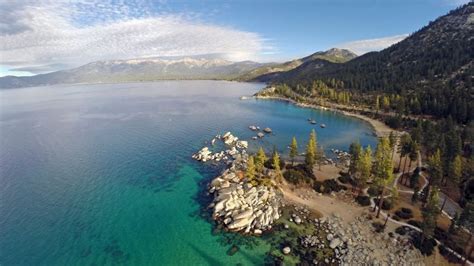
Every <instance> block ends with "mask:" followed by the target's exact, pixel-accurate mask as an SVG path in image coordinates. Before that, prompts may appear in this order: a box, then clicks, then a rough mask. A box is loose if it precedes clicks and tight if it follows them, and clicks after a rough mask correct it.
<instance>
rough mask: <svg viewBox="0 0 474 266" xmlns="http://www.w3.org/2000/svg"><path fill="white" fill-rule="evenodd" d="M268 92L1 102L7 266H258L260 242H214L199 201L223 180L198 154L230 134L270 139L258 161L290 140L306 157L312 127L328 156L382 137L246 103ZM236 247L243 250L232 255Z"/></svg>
mask: <svg viewBox="0 0 474 266" xmlns="http://www.w3.org/2000/svg"><path fill="white" fill-rule="evenodd" d="M262 87H263V85H262V84H255V83H254V84H252V83H235V82H222V81H169V82H168V81H167V82H156V83H137V84H115V85H76V86H53V87H39V88H26V89H14V90H3V91H0V96H1V97H0V108H1V109H0V136H1V138H0V141H1V142H0V182H1V186H0V189H1V191H0V197H1V198H0V264H1V265H116V264H126V265H143V264H148V265H150V264H154V265H209V264H211V265H215V264H224V263H225V264H228V265H235V264H238V263H241V264H261V263H263V259H264V255H265V252H267V251H268V245H267V244H265V243H263V242H262V241H259V240H258V239H254V238H243V239H242V238H240V237H238V236H235V235H234V237H236V238H235V239H233V240H230V241H229V238H228V237H227V236H228V235H227V236H224V235H223V234H213V227H214V226H213V224H212V223H211V222H210V221H209V220H207V219H206V216H205V213H206V212H205V211H204V209H203V208H202V206H203V204H204V203H203V202H204V201H205V200H206V198H205V197H204V195H203V193H199V192H200V191H202V188H203V187H204V186H205V185H206V182H207V181H208V180H209V179H210V178H212V177H213V176H215V175H216V174H218V171H219V170H218V169H216V168H215V167H212V166H210V165H202V164H200V163H197V162H194V161H192V160H191V158H190V157H191V155H192V153H193V152H195V151H196V150H198V149H199V148H201V147H202V146H203V145H205V142H206V141H209V140H210V139H211V138H212V136H214V135H215V134H217V133H223V132H224V131H228V130H229V131H232V132H233V133H234V134H235V135H237V136H239V137H240V138H241V139H248V140H250V138H251V137H252V136H253V135H255V133H254V132H252V131H250V130H249V129H248V126H249V125H259V126H261V127H262V128H263V127H267V126H268V127H271V128H272V129H273V131H274V134H273V135H271V136H267V137H265V138H264V139H263V140H259V141H252V140H250V145H251V150H255V149H256V147H257V146H259V145H263V146H264V147H265V148H266V149H267V151H270V150H271V149H273V146H274V145H275V146H276V148H277V149H278V150H279V151H280V152H281V153H287V145H288V143H289V142H290V140H291V137H292V136H296V137H297V138H298V140H300V147H303V145H304V143H303V142H304V141H305V140H306V139H307V137H308V134H309V132H310V130H311V129H312V128H315V129H316V131H317V133H318V140H319V143H320V144H321V145H322V146H323V147H324V148H325V149H326V150H329V149H330V148H337V149H346V150H347V148H348V146H349V144H350V143H351V142H352V141H353V140H356V139H359V140H360V142H361V143H362V144H365V145H367V144H371V145H374V143H375V137H373V134H372V129H371V127H370V126H369V125H368V124H367V123H365V122H363V121H361V120H358V119H355V118H351V117H346V116H342V115H340V114H338V113H334V112H329V111H317V110H311V109H303V108H298V107H295V106H294V105H291V104H287V103H284V102H278V101H266V100H255V99H250V100H240V99H239V97H240V96H241V95H251V94H253V93H254V92H256V91H257V90H258V89H260V88H262ZM310 117H311V118H314V119H315V120H317V122H318V123H325V124H326V126H327V127H326V128H325V129H321V128H320V127H319V126H318V125H316V126H314V125H310V124H309V123H308V122H307V121H306V120H307V118H310ZM302 151H303V150H302ZM327 153H329V152H327ZM230 236H232V234H231V235H230ZM231 243H237V244H239V246H240V251H239V252H237V253H236V254H235V255H233V256H229V255H227V254H226V252H227V251H228V250H229V247H230V244H231Z"/></svg>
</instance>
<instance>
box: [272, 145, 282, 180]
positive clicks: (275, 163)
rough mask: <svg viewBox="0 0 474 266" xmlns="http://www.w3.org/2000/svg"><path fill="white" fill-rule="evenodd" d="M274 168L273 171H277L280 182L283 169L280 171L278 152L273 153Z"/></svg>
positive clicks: (276, 174)
mask: <svg viewBox="0 0 474 266" xmlns="http://www.w3.org/2000/svg"><path fill="white" fill-rule="evenodd" d="M272 166H273V169H275V177H276V180H277V181H278V182H280V181H281V178H282V175H281V169H280V155H279V154H278V152H276V151H275V152H274V153H273V158H272Z"/></svg>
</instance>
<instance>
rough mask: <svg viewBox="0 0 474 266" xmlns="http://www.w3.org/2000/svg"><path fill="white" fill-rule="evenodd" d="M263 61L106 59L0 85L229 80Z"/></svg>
mask: <svg viewBox="0 0 474 266" xmlns="http://www.w3.org/2000/svg"><path fill="white" fill-rule="evenodd" d="M261 66H265V64H261V63H256V62H252V61H242V62H231V61H227V60H223V59H219V58H212V57H209V56H197V57H196V56H194V57H160V58H145V59H130V60H109V61H97V62H93V63H89V64H86V65H83V66H80V67H78V68H74V69H69V70H61V71H56V72H52V73H48V74H40V75H36V76H30V77H15V76H7V77H3V78H0V88H18V87H31V86H42V85H53V84H73V83H114V82H133V81H153V80H166V79H168V80H173V79H233V78H237V77H238V76H240V75H242V74H244V73H246V72H248V71H250V70H252V69H255V68H258V67H261Z"/></svg>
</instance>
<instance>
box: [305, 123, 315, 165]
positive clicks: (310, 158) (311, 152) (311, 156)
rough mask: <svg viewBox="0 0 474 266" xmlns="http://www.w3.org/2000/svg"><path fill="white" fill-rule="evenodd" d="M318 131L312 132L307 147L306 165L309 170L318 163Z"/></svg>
mask: <svg viewBox="0 0 474 266" xmlns="http://www.w3.org/2000/svg"><path fill="white" fill-rule="evenodd" d="M316 152H317V151H316V131H314V129H313V130H312V131H311V134H310V136H309V141H308V144H307V145H306V156H305V163H306V166H307V167H308V169H310V170H312V169H313V167H314V164H315V163H316Z"/></svg>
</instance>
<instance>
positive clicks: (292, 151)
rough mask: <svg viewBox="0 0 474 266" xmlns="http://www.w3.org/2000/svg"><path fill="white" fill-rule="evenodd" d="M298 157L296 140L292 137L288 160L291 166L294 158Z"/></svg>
mask: <svg viewBox="0 0 474 266" xmlns="http://www.w3.org/2000/svg"><path fill="white" fill-rule="evenodd" d="M296 156H298V142H296V138H295V137H293V139H292V140H291V145H290V158H291V164H292V165H294V164H295V157H296Z"/></svg>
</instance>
